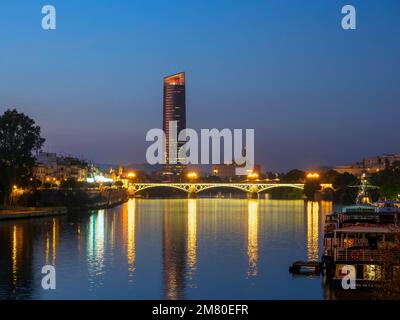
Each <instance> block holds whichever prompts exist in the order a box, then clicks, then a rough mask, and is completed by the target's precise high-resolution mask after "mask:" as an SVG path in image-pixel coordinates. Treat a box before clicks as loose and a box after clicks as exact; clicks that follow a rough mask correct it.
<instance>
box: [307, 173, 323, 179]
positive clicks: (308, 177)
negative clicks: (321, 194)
mask: <svg viewBox="0 0 400 320" xmlns="http://www.w3.org/2000/svg"><path fill="white" fill-rule="evenodd" d="M319 177H320V176H319V173H317V172H310V173H308V174H307V179H319Z"/></svg>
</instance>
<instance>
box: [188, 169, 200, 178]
mask: <svg viewBox="0 0 400 320" xmlns="http://www.w3.org/2000/svg"><path fill="white" fill-rule="evenodd" d="M186 176H187V177H188V179H197V177H198V175H197V173H196V172H193V171H192V172H189V173H188V174H187V175H186Z"/></svg>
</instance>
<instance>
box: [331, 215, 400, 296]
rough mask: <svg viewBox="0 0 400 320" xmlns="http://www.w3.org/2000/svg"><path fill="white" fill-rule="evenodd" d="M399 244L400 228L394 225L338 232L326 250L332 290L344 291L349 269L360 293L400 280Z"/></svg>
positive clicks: (358, 226) (348, 227)
mask: <svg viewBox="0 0 400 320" xmlns="http://www.w3.org/2000/svg"><path fill="white" fill-rule="evenodd" d="M399 240H400V228H399V227H397V226H394V225H392V224H389V225H384V224H364V223H358V224H353V225H346V226H344V227H342V228H339V229H336V230H335V231H334V232H333V236H332V237H331V238H330V241H329V242H327V243H326V246H325V250H327V252H329V253H330V258H331V263H330V264H329V265H327V274H329V275H330V278H331V280H332V283H333V287H334V288H335V289H338V288H339V289H341V286H342V280H343V277H344V276H346V275H347V274H348V268H349V266H350V267H354V270H355V273H356V274H355V277H356V278H355V280H356V288H358V289H363V288H374V287H376V286H379V285H380V283H381V280H390V279H392V277H398V276H400V259H399V257H400V249H399V248H398V247H397V243H398V241H399ZM388 261H390V263H389V262H388ZM344 267H346V268H344Z"/></svg>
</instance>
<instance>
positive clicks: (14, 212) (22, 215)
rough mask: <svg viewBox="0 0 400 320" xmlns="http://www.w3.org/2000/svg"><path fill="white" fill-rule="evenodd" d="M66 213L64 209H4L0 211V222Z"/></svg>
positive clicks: (66, 210)
mask: <svg viewBox="0 0 400 320" xmlns="http://www.w3.org/2000/svg"><path fill="white" fill-rule="evenodd" d="M67 213H68V209H67V208H66V207H53V208H16V209H5V210H0V221H1V220H13V219H30V218H38V217H47V216H58V215H64V214H67Z"/></svg>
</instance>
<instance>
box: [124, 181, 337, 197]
mask: <svg viewBox="0 0 400 320" xmlns="http://www.w3.org/2000/svg"><path fill="white" fill-rule="evenodd" d="M160 187H167V188H174V189H178V190H181V191H184V192H186V193H187V194H188V195H189V196H195V195H196V194H197V193H199V192H202V191H205V190H209V189H215V188H233V189H237V190H241V191H244V192H246V193H248V194H250V195H258V194H259V193H260V192H263V191H266V190H268V189H273V188H295V189H300V190H303V189H304V184H303V183H234V182H231V183H173V182H170V183H169V182H164V183H156V182H149V183H132V184H131V185H130V186H129V193H130V195H132V196H133V195H135V194H136V193H137V192H139V191H142V190H146V189H150V188H160ZM321 187H322V189H326V188H332V186H331V185H329V184H321Z"/></svg>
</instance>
